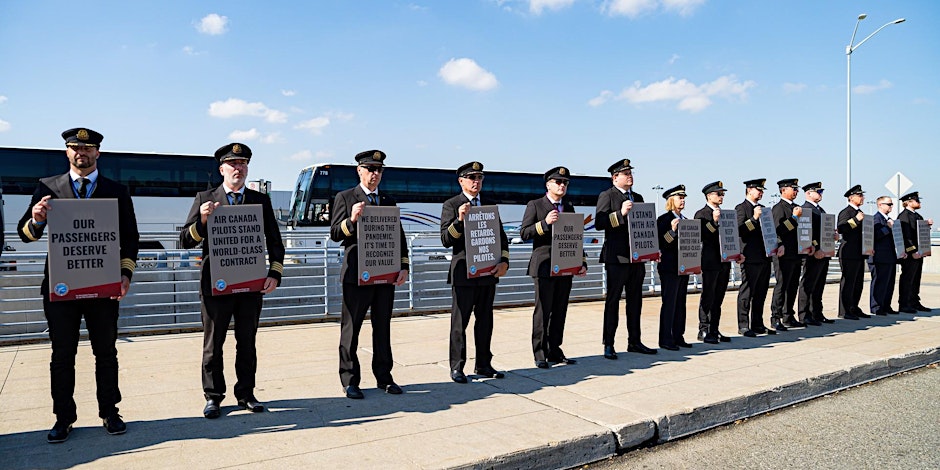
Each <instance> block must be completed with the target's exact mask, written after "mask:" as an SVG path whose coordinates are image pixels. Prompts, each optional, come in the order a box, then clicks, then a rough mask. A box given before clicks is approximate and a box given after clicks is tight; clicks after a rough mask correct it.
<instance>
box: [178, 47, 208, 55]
mask: <svg viewBox="0 0 940 470" xmlns="http://www.w3.org/2000/svg"><path fill="white" fill-rule="evenodd" d="M205 53H206V52H205V51H197V50H196V49H195V48H194V47H193V46H183V54H186V55H191V56H197V55H203V54H205Z"/></svg>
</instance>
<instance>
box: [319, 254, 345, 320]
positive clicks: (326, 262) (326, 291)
mask: <svg viewBox="0 0 940 470" xmlns="http://www.w3.org/2000/svg"><path fill="white" fill-rule="evenodd" d="M329 242H330V237H323V314H324V315H329V314H330V247H329V245H328V244H329ZM340 283H342V279H340Z"/></svg>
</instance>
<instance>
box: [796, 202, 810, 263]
mask: <svg viewBox="0 0 940 470" xmlns="http://www.w3.org/2000/svg"><path fill="white" fill-rule="evenodd" d="M806 212H809V213H808V214H805V213H804V214H803V215H801V216H799V217H798V218H797V219H796V248H797V249H798V250H799V251H800V254H801V255H805V254H809V252H811V251H813V213H812V211H809V210H807V211H806Z"/></svg>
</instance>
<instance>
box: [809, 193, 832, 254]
mask: <svg viewBox="0 0 940 470" xmlns="http://www.w3.org/2000/svg"><path fill="white" fill-rule="evenodd" d="M807 210H811V211H813V213H812V216H813V248H815V249H817V250H818V249H819V240H821V238H820V231H821V230H822V215H823V213H824V212H825V211H824V210H823V208H822V207H820V206H818V205H816V204H813V203H812V202H809V201H805V202H803V213H804V214H805V213H806V211H807ZM827 236H828V237H832V234H831V233H830V234H828V235H827Z"/></svg>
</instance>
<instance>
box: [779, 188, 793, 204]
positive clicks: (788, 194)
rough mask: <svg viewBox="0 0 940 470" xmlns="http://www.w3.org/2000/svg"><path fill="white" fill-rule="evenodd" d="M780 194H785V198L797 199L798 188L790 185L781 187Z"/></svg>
mask: <svg viewBox="0 0 940 470" xmlns="http://www.w3.org/2000/svg"><path fill="white" fill-rule="evenodd" d="M780 195H781V196H783V198H784V199H787V200H790V201H792V200H794V199H796V189H794V188H791V187H789V186H787V187H785V188H780Z"/></svg>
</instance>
